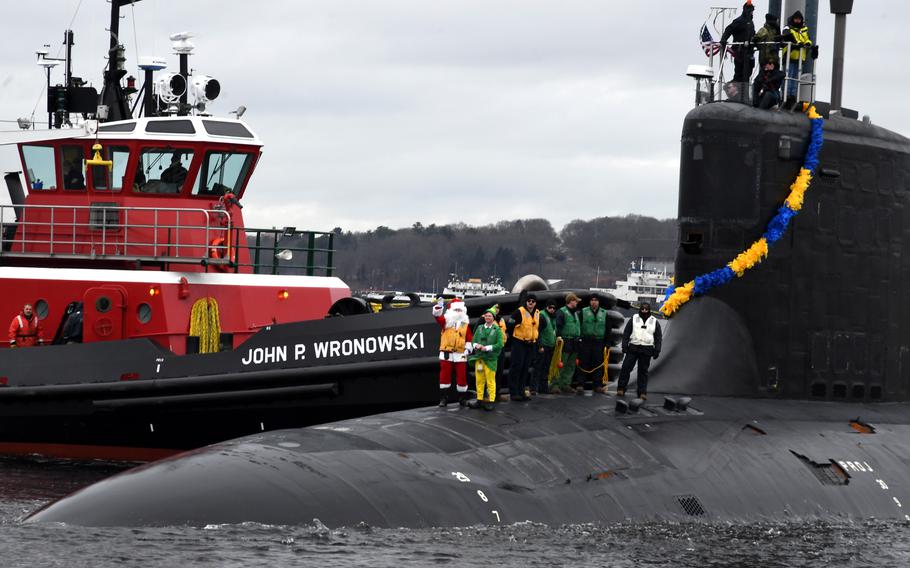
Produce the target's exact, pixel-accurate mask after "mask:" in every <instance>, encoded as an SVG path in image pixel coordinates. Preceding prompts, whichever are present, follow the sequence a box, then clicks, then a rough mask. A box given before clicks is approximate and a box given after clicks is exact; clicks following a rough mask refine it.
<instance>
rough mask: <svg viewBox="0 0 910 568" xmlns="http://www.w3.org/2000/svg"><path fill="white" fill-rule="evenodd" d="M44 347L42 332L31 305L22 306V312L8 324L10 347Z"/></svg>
mask: <svg viewBox="0 0 910 568" xmlns="http://www.w3.org/2000/svg"><path fill="white" fill-rule="evenodd" d="M36 344H37V345H44V330H43V329H42V328H41V322H40V321H38V316H37V315H35V313H34V310H33V309H32V305H31V304H25V305H24V306H22V311H21V312H20V313H19V314H18V315H17V316H16V317H14V318H13V321H12V322H10V324H9V346H10V347H32V346H34V345H36Z"/></svg>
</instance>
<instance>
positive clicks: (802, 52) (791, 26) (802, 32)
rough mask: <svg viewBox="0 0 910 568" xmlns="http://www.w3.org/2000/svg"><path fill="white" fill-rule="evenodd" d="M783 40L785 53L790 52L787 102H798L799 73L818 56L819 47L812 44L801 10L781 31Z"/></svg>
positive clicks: (794, 14)
mask: <svg viewBox="0 0 910 568" xmlns="http://www.w3.org/2000/svg"><path fill="white" fill-rule="evenodd" d="M781 42H782V43H783V45H784V55H785V56H786V55H787V53H788V52H789V55H790V57H789V60H788V63H787V103H788V104H790V105H792V104H793V103H795V102H796V95H797V88H798V86H799V85H798V81H797V79H799V74H800V72H801V71H802V68H803V64H804V63H805V62H806V61H807V60H808V59H809V57H812V58H813V59H815V58H816V57H818V48H816V47H813V46H812V40H811V39H810V38H809V27H808V26H806V22H805V20H804V19H803V13H802V12H800V11H799V10H797V11H795V12H793V15H792V16H790V17H789V18H788V19H787V27H786V28H784V31H783V32H782V33H781Z"/></svg>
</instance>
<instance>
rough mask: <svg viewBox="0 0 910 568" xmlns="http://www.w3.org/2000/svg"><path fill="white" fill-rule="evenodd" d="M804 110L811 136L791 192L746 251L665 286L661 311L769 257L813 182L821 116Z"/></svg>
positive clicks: (676, 307) (673, 308)
mask: <svg viewBox="0 0 910 568" xmlns="http://www.w3.org/2000/svg"><path fill="white" fill-rule="evenodd" d="M803 110H804V111H805V113H806V115H807V116H808V117H809V120H810V121H811V122H812V135H811V139H810V141H809V148H808V149H807V150H806V157H805V159H804V160H803V167H802V168H800V170H799V174H797V176H796V180H795V181H794V182H793V184H792V185H791V186H790V195H788V196H787V199H786V200H784V204H783V205H781V207H780V209H778V210H777V214H776V215H775V216H774V218H773V219H771V221H770V222H769V223H768V226H767V228H766V229H765V234H764V235H762V237H761V238H760V239H758V240H757V241H755V242H754V243H752V246H750V247H749V248H748V249H746V250H745V251H743V252H741V253H739V255H737V257H736V258H734V259H733V260H731V261H730V262H728V263H727V266H724V267H723V268H719V269H717V270H714V271H713V272H709V273H707V274H702V275H701V276H696V277H695V279H694V280H690V281H689V282H686V283H685V284H683V285H682V287H680V288H676V287H674V286H672V285H671V286H670V287H668V288H667V299H666V300H664V303H663V304H661V306H660V313H662V314H663V315H665V316H667V317H670V316H672V315H673V314H674V313H676V311H677V310H679V308H680V307H681V306H682V305H683V304H685V303H686V302H688V301H689V300H690V299H692V296H701V295H702V294H705V293H707V292H708V291H709V290H711V289H712V288H715V287H717V286H720V285H722V284H726V283H727V282H729V281H730V280H732V279H733V276H734V275H735V276H737V277H739V276H742V275H743V273H745V271H746V270H749V269H750V268H752V267H753V266H755V265H756V264H758V263H759V262H761V261H762V260H763V259H764V258H765V257H766V256H768V247H769V246H771V245H773V244H774V243H776V242H777V241H778V240H779V239H780V238H781V237H782V236H783V234H784V232H786V230H787V226H788V225H789V224H790V219H792V218H793V217H795V216H796V214H797V213H799V210H800V209H802V207H803V199H804V198H805V195H806V190H808V189H809V183H810V182H811V181H812V174H813V173H814V172H815V168H816V167H818V152H819V151H820V150H821V148H822V142H823V140H822V121H823V119H822V117H821V115H819V114H818V113H817V112H816V111H815V106H813V105H809V104H804V105H803Z"/></svg>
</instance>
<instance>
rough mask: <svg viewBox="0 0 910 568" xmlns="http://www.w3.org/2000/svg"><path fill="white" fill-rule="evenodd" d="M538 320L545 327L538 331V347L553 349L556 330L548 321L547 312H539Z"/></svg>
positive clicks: (550, 321)
mask: <svg viewBox="0 0 910 568" xmlns="http://www.w3.org/2000/svg"><path fill="white" fill-rule="evenodd" d="M540 319H541V321H542V323H543V324H544V325H546V327H544V328H543V329H542V330H540V331H539V337H540V345H541V347H553V346H555V345H556V329H554V328H553V320H551V319H550V314H548V313H547V312H540Z"/></svg>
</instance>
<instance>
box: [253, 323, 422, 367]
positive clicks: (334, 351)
mask: <svg viewBox="0 0 910 568" xmlns="http://www.w3.org/2000/svg"><path fill="white" fill-rule="evenodd" d="M425 345H426V342H425V340H424V336H423V332H422V331H415V332H410V333H394V334H389V335H380V336H378V337H357V338H355V339H332V340H329V341H317V342H315V343H313V345H312V349H311V348H309V347H308V345H307V344H305V343H297V344H294V346H293V356H294V361H302V360H304V359H306V358H307V354H312V355H313V356H314V357H315V358H316V359H329V358H331V357H350V356H352V355H372V354H375V353H392V352H397V351H412V350H417V349H423V348H424V346H425ZM287 360H288V346H287V345H272V346H270V347H256V348H253V349H249V350H247V352H246V355H244V357H243V359H241V360H240V362H241V363H242V364H243V365H265V364H269V363H284V362H286V361H287Z"/></svg>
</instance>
